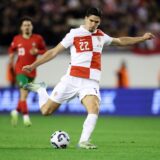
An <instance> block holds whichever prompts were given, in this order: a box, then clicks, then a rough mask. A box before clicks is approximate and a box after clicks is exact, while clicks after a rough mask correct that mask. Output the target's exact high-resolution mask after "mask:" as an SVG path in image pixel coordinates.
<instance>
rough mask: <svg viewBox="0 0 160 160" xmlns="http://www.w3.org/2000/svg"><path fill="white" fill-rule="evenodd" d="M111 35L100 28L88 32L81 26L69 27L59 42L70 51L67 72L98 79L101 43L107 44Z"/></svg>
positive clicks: (76, 75)
mask: <svg viewBox="0 0 160 160" xmlns="http://www.w3.org/2000/svg"><path fill="white" fill-rule="evenodd" d="M111 42H112V37H109V36H108V35H106V34H105V33H103V32H102V31H101V30H99V29H97V30H96V31H95V32H94V33H91V32H89V31H88V30H86V29H85V28H84V27H83V26H80V27H79V28H76V29H71V30H70V32H69V33H68V34H67V35H66V36H65V38H64V39H63V40H62V41H61V44H62V45H63V46H64V47H65V48H68V47H70V52H71V65H70V66H69V69H68V72H67V74H69V75H71V76H75V77H82V78H88V79H94V80H97V81H100V77H101V54H102V49H103V45H104V44H105V43H106V44H107V45H109V44H110V43H111Z"/></svg>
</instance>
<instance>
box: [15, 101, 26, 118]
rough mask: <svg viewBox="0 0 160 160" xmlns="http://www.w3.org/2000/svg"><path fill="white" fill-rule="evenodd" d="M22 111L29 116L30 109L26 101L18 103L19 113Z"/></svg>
mask: <svg viewBox="0 0 160 160" xmlns="http://www.w3.org/2000/svg"><path fill="white" fill-rule="evenodd" d="M19 110H20V111H21V113H22V114H23V115H24V114H28V107H27V102H26V101H19V102H18V107H17V111H19Z"/></svg>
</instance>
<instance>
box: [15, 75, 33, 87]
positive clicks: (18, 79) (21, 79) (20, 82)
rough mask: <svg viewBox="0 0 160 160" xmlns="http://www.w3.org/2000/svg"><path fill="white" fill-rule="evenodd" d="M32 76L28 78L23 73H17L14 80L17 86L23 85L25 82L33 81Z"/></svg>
mask: <svg viewBox="0 0 160 160" xmlns="http://www.w3.org/2000/svg"><path fill="white" fill-rule="evenodd" d="M33 81H34V78H30V77H28V76H26V75H24V74H17V75H16V82H17V84H18V86H19V87H21V88H22V87H23V86H24V85H25V84H27V83H30V82H33Z"/></svg>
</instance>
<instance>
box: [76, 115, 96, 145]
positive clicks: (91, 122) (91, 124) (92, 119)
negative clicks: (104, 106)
mask: <svg viewBox="0 0 160 160" xmlns="http://www.w3.org/2000/svg"><path fill="white" fill-rule="evenodd" d="M97 118H98V115H97V114H88V116H87V118H86V120H85V121H84V124H83V130H82V134H81V137H80V140H79V143H81V142H85V141H89V138H90V136H91V134H92V132H93V130H94V128H95V126H96V122H97Z"/></svg>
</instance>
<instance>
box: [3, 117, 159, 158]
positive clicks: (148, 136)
mask: <svg viewBox="0 0 160 160" xmlns="http://www.w3.org/2000/svg"><path fill="white" fill-rule="evenodd" d="M84 118H85V116H64V115H56V116H49V117H44V116H41V115H38V114H37V115H31V119H32V122H33V125H32V126H31V127H29V128H26V127H24V126H23V123H22V119H21V117H20V119H19V124H18V126H17V127H15V128H14V127H12V126H11V125H10V117H9V115H8V114H5V115H4V114H0V159H1V160H158V159H160V118H159V117H154V118H153V117H152V118H151V117H108V116H100V118H99V120H98V123H97V126H96V129H95V132H94V134H93V136H92V142H94V143H95V144H96V145H97V146H98V149H97V150H84V149H78V148H76V144H77V141H78V139H79V136H80V133H81V129H82V124H83V121H84ZM55 130H64V131H66V132H68V133H69V135H70V138H71V143H70V145H69V148H67V149H53V148H52V147H51V145H50V143H49V140H50V135H51V134H52V133H53V132H54V131H55Z"/></svg>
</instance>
